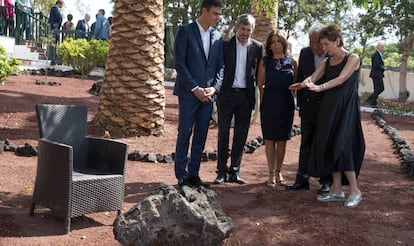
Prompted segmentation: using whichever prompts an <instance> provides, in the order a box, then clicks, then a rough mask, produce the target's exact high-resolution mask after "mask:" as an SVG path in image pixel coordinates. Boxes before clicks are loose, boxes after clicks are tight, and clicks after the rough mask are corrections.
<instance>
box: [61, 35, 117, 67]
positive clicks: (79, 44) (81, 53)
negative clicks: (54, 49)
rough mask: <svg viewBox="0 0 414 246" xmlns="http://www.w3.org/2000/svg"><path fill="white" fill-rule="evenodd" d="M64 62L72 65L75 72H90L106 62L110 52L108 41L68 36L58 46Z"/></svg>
mask: <svg viewBox="0 0 414 246" xmlns="http://www.w3.org/2000/svg"><path fill="white" fill-rule="evenodd" d="M58 51H59V54H60V55H61V56H62V61H63V63H64V64H66V65H68V66H71V67H72V68H73V70H74V72H75V73H78V74H89V73H90V72H91V71H92V69H93V68H94V67H95V66H97V65H99V64H105V60H106V57H107V56H108V52H109V43H108V41H103V40H95V39H94V40H91V41H89V42H88V41H87V40H86V39H72V38H67V39H65V41H63V43H62V44H60V45H59V46H58Z"/></svg>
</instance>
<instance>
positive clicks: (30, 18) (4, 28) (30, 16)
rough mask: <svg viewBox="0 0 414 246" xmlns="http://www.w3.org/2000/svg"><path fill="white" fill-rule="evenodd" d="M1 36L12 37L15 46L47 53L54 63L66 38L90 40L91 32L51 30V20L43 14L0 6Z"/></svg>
mask: <svg viewBox="0 0 414 246" xmlns="http://www.w3.org/2000/svg"><path fill="white" fill-rule="evenodd" d="M0 35H3V36H7V37H12V38H14V39H15V44H16V45H19V44H27V45H29V46H30V47H32V48H36V49H37V51H42V52H43V53H47V58H48V59H49V60H52V61H53V62H54V61H55V60H57V59H58V56H57V53H56V47H57V45H58V44H60V43H61V42H62V41H63V40H64V38H66V37H72V38H86V39H88V40H89V39H90V36H91V35H90V33H89V32H82V31H79V30H60V29H59V30H53V31H52V30H51V29H50V25H49V18H48V17H47V16H46V15H44V14H43V13H42V12H39V13H26V12H25V11H24V10H22V9H20V8H18V7H6V6H0Z"/></svg>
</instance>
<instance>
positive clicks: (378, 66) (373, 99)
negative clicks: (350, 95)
mask: <svg viewBox="0 0 414 246" xmlns="http://www.w3.org/2000/svg"><path fill="white" fill-rule="evenodd" d="M382 52H384V43H382V42H379V43H378V44H377V49H376V50H375V52H374V54H373V55H372V57H371V72H370V73H369V77H370V78H372V82H373V83H374V91H373V92H372V94H371V95H370V96H369V97H368V98H367V99H366V100H365V102H366V103H368V104H369V105H370V106H371V107H373V108H376V107H377V99H378V96H379V94H381V92H383V91H384V79H383V78H384V71H385V67H384V58H383V57H382Z"/></svg>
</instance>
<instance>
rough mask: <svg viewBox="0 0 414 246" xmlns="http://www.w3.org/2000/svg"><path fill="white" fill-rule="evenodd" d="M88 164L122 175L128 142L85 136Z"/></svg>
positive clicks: (126, 157) (91, 166)
mask: <svg viewBox="0 0 414 246" xmlns="http://www.w3.org/2000/svg"><path fill="white" fill-rule="evenodd" d="M87 139H88V164H89V165H88V166H89V167H90V168H95V169H99V170H103V171H108V172H111V173H114V174H121V175H123V174H124V172H125V167H126V162H127V159H128V144H126V143H124V142H121V141H116V140H113V139H108V138H99V137H87Z"/></svg>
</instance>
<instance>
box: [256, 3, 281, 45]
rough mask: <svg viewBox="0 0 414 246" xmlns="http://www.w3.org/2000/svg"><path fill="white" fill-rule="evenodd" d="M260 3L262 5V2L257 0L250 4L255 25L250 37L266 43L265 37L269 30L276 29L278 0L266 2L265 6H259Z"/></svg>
mask: <svg viewBox="0 0 414 246" xmlns="http://www.w3.org/2000/svg"><path fill="white" fill-rule="evenodd" d="M260 4H263V5H264V2H262V3H260V1H258V2H257V3H256V4H253V6H252V13H251V14H252V15H253V16H254V17H255V18H256V27H255V28H254V32H253V34H252V37H253V38H254V39H256V40H259V41H260V42H263V43H266V38H267V35H268V34H269V33H270V31H271V30H276V29H277V17H278V1H273V2H270V3H267V4H268V5H267V6H261V5H260Z"/></svg>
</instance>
